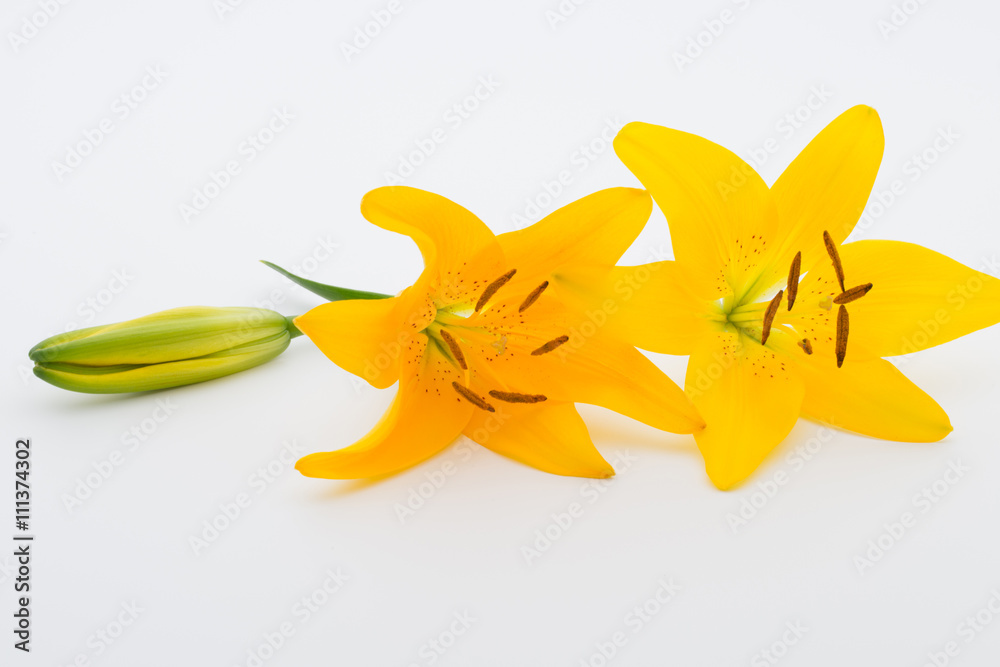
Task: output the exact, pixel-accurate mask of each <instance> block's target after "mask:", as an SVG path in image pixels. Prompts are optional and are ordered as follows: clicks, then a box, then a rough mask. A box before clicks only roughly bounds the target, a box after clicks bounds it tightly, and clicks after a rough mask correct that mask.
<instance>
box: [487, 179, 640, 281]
mask: <svg viewBox="0 0 1000 667" xmlns="http://www.w3.org/2000/svg"><path fill="white" fill-rule="evenodd" d="M652 209H653V202H652V200H651V199H650V198H649V194H648V193H647V192H645V191H644V190H637V189H634V188H610V189H607V190H601V191H600V192H595V193H593V194H591V195H588V196H586V197H584V198H582V199H578V200H577V201H575V202H573V203H572V204H568V205H567V206H563V207H562V208H560V209H559V210H557V211H555V212H554V213H551V214H549V215H547V216H546V217H545V218H543V219H542V220H540V221H538V222H536V223H535V224H533V225H531V226H530V227H526V228H525V229H521V230H518V231H514V232H508V233H506V234H501V235H500V236H498V237H497V240H498V241H499V243H500V245H501V247H502V248H503V251H504V254H505V255H506V257H507V262H508V263H509V264H510V265H511V266H512V267H515V268H517V271H518V277H519V278H520V277H521V276H527V275H531V276H532V279H533V280H534V279H536V277H538V276H539V275H540V274H549V273H551V272H553V271H556V270H558V269H559V268H560V267H563V266H567V265H574V264H593V265H602V264H606V265H608V266H613V265H614V264H615V263H617V262H618V259H619V258H620V257H621V256H622V254H623V253H624V252H625V251H626V250H628V248H629V246H631V245H632V243H633V242H634V241H635V239H636V237H637V236H639V233H640V232H641V231H642V228H643V227H644V226H645V225H646V221H647V220H648V219H649V213H650V211H652Z"/></svg>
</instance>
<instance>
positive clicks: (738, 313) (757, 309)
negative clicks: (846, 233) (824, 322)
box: [722, 231, 873, 368]
mask: <svg viewBox="0 0 1000 667" xmlns="http://www.w3.org/2000/svg"><path fill="white" fill-rule="evenodd" d="M823 245H824V246H825V247H826V252H827V254H828V255H829V256H830V261H831V262H832V263H833V270H834V274H835V275H836V278H837V284H838V285H839V287H840V294H839V295H837V296H835V297H833V298H832V299H831V298H829V297H828V298H827V299H826V300H825V302H821V304H820V305H821V306H822V307H824V308H826V309H827V310H830V309H832V308H833V306H834V305H837V306H839V308H838V310H837V328H836V339H835V344H834V352H835V355H836V357H837V368H840V367H842V366H843V365H844V359H845V358H846V356H847V337H848V334H849V332H850V317H849V315H848V313H847V304H849V303H851V302H854V301H857V300H858V299H860V298H862V297H863V296H865V295H866V294H868V292H869V291H871V289H872V286H873V285H872V283H865V284H863V285H857V286H855V287H851V288H847V287H846V286H845V283H844V280H845V275H844V265H843V263H842V262H841V261H840V253H839V252H838V251H837V245H836V243H834V241H833V238H832V237H831V236H830V233H829V232H827V231H824V232H823ZM801 270H802V253H801V252H797V253H796V254H795V258H794V259H793V260H792V265H791V266H790V267H789V270H788V279H787V281H786V284H785V289H783V290H778V293H777V294H775V295H774V298H772V299H771V300H770V301H769V302H766V303H765V302H757V303H749V304H742V305H737V306H735V307H732V306H730V308H729V309H728V310H726V308H725V306H723V310H722V319H723V320H724V321H725V323H726V324H727V325H731V326H733V327H735V328H736V329H737V330H738V331H739V332H741V333H745V334H747V335H748V336H749V337H750V338H752V339H754V340H757V341H758V342H760V344H761V345H765V344H766V343H767V339H768V337H769V336H770V335H771V328H772V326H773V325H774V320H775V318H776V317H777V316H778V313H779V311H780V309H781V303H782V301H783V300H785V299H784V297H785V296H786V295H787V300H786V301H787V304H788V308H787V310H788V312H791V311H792V308H793V307H794V306H795V299H796V297H797V296H798V291H799V280H800V277H801ZM800 309H801V307H800ZM758 330H759V336H758V333H757V332H758ZM798 346H799V347H800V348H801V349H802V351H803V352H804V353H805V354H807V355H808V354H812V353H813V341H812V340H811V339H809V338H803V339H802V340H800V341H798Z"/></svg>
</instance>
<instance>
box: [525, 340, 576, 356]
mask: <svg viewBox="0 0 1000 667" xmlns="http://www.w3.org/2000/svg"><path fill="white" fill-rule="evenodd" d="M568 340H569V336H559V338H553V339H552V340H550V341H549V342H548V343H546V344H545V345H542V346H541V347H540V348H538V349H537V350H534V351H533V352H532V353H531V356H533V357H537V356H538V355H540V354H545V353H547V352H551V351H552V350H554V349H556V348H557V347H559V346H560V345H562V344H563V343H565V342H566V341H568Z"/></svg>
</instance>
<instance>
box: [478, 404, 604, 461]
mask: <svg viewBox="0 0 1000 667" xmlns="http://www.w3.org/2000/svg"><path fill="white" fill-rule="evenodd" d="M491 401H492V402H493V404H494V405H495V406H496V412H495V413H489V412H484V411H482V410H477V411H476V412H474V413H473V415H472V419H471V420H470V421H469V424H468V425H467V426H466V427H465V431H464V433H465V435H466V436H467V437H469V438H470V439H472V440H474V441H475V442H478V443H479V444H480V445H482V446H483V447H486V448H487V449H491V450H493V451H494V452H496V453H498V454H503V455H504V456H507V457H509V458H512V459H514V460H515V461H520V462H521V463H525V464H527V465H529V466H532V467H533V468H537V469H539V470H542V471H544V472H549V473H552V474H554V475H569V476H574V477H596V478H604V477H611V476H612V475H614V474H615V471H614V468H612V467H611V465H610V464H609V463H608V462H607V461H605V460H604V457H602V456H601V455H600V453H599V452H598V451H597V448H595V447H594V443H593V441H591V439H590V434H589V433H588V432H587V427H586V425H585V424H584V423H583V419H581V418H580V415H579V413H578V412H577V411H576V408H575V407H574V406H573V405H572V404H568V403H558V402H555V401H551V402H550V401H546V402H544V403H535V404H530V405H521V404H510V403H504V402H502V401H497V400H495V399H491Z"/></svg>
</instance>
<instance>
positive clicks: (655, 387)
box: [489, 322, 704, 433]
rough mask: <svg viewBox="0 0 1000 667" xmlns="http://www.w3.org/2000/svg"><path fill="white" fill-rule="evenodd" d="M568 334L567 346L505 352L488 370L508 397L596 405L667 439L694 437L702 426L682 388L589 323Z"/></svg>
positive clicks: (565, 344)
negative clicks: (656, 430)
mask: <svg viewBox="0 0 1000 667" xmlns="http://www.w3.org/2000/svg"><path fill="white" fill-rule="evenodd" d="M566 331H567V334H565V335H566V336H567V340H566V342H565V343H563V344H561V345H559V346H558V347H557V348H555V349H554V350H552V351H551V352H545V353H542V354H517V353H514V354H512V353H511V352H510V350H508V352H507V353H506V354H504V355H501V356H499V357H497V358H496V359H494V360H493V361H492V362H491V363H490V365H489V368H490V370H491V371H492V373H494V374H495V376H496V378H497V379H498V381H499V382H500V383H502V386H504V388H505V389H509V390H511V391H516V392H521V393H531V394H543V395H545V396H547V397H548V398H549V399H550V400H556V401H561V402H567V403H587V404H590V405H599V406H601V407H605V408H608V409H609V410H613V411H614V412H617V413H619V414H623V415H625V416H627V417H631V418H632V419H636V420H638V421H641V422H643V423H644V424H648V425H650V426H653V427H654V428H659V429H662V430H664V431H669V432H671V433H693V432H695V431H697V430H698V429H700V428H702V427H703V426H704V422H703V421H702V419H701V417H700V416H699V415H698V412H697V411H696V410H695V409H694V406H692V405H691V401H689V400H688V398H687V397H686V396H685V395H684V392H683V391H681V389H680V387H678V386H677V385H676V384H674V382H673V380H671V379H670V378H669V377H668V376H667V375H666V374H665V373H664V372H663V371H661V370H660V369H659V368H657V367H656V364H654V363H653V362H652V361H650V360H649V359H647V358H646V357H645V356H643V354H642V353H641V352H639V351H638V350H636V349H635V348H634V347H633V346H632V345H628V344H624V343H619V342H617V341H615V340H613V339H611V338H610V337H607V336H602V335H600V334H599V333H598V332H599V329H598V327H597V326H596V325H594V324H593V323H592V322H582V323H580V324H579V326H573V327H570V328H569V329H567V330H566ZM538 342H539V343H544V341H538ZM520 344H521V343H518V345H520ZM540 348H541V345H539V349H540Z"/></svg>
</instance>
